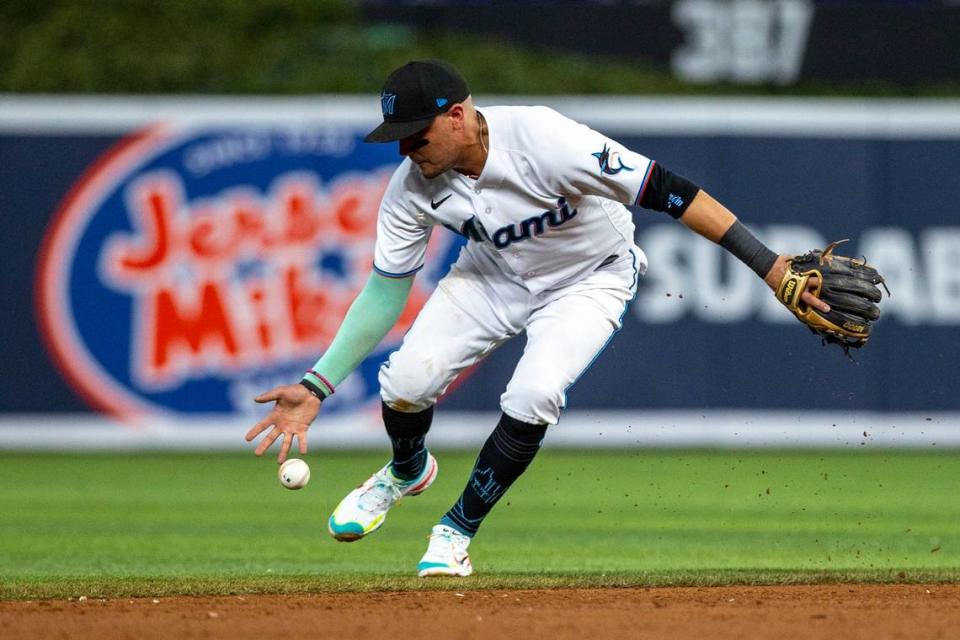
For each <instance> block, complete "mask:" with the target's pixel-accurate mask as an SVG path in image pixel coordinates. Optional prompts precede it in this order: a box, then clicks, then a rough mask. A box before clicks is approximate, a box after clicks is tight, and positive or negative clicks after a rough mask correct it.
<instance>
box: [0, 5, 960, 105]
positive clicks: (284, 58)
mask: <svg viewBox="0 0 960 640" xmlns="http://www.w3.org/2000/svg"><path fill="white" fill-rule="evenodd" d="M427 57H438V58H445V59H447V60H450V61H451V62H453V63H454V64H455V65H456V66H458V67H459V68H460V69H461V70H462V71H463V73H464V75H466V77H467V79H468V80H469V81H470V84H471V87H472V89H473V90H474V92H476V93H524V94H557V93H620V94H624V93H626V94H658V93H672V94H676V93H793V94H827V95H830V94H836V95H843V94H851V93H852V94H857V95H865V94H874V95H903V94H904V90H903V89H900V88H898V87H895V86H881V85H877V86H850V85H844V86H842V87H832V86H813V85H802V86H796V87H790V88H779V87H760V88H757V87H735V86H729V85H726V86H724V85H720V86H706V87H704V86H693V85H685V84H683V83H681V82H679V81H677V80H675V79H674V78H672V77H671V76H670V75H669V74H668V73H665V72H662V71H659V70H653V69H652V68H644V67H641V66H638V65H635V64H624V63H623V62H614V61H610V60H598V59H595V58H587V57H583V56H576V55H569V54H560V53H556V52H544V51H531V50H521V49H518V48H517V47H515V46H513V45H509V44H506V43H503V42H497V41H494V40H490V39H487V38H480V37H476V36H468V35H464V34H456V33H444V32H440V33H437V32H434V33H424V32H418V31H414V30H411V29H408V28H404V27H400V26H396V25H370V24H364V23H363V22H362V21H361V20H360V18H359V12H358V11H357V9H356V7H354V6H353V5H352V4H350V2H349V1H347V0H152V1H147V0H126V1H122V0H100V1H97V0H2V1H0V92H17V93H233V94H244V93H276V94H285V93H323V92H344V93H369V92H376V91H379V89H380V86H381V83H382V81H383V78H384V77H385V76H386V74H387V73H388V72H389V70H390V69H392V68H394V67H395V66H397V65H399V64H402V63H403V62H404V61H406V60H409V59H412V58H427ZM958 89H960V88H958V87H934V88H930V89H928V90H922V91H921V92H920V93H934V94H954V95H956V94H960V90H958Z"/></svg>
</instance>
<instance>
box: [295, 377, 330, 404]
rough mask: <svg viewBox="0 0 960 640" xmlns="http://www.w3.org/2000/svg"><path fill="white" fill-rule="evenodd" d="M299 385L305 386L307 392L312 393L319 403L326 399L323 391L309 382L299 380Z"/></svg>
mask: <svg viewBox="0 0 960 640" xmlns="http://www.w3.org/2000/svg"><path fill="white" fill-rule="evenodd" d="M300 384H302V385H303V386H305V387H306V388H307V391H309V392H310V393H312V394H313V395H314V396H316V397H317V399H318V400H319V401H320V402H323V401H324V400H326V399H327V394H325V393H324V392H323V389H321V388H320V387H318V386H317V385H315V384H313V383H312V382H310V381H309V380H301V381H300Z"/></svg>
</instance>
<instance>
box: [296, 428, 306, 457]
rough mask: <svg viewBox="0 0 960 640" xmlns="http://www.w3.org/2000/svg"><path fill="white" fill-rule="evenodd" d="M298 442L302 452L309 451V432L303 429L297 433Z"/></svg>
mask: <svg viewBox="0 0 960 640" xmlns="http://www.w3.org/2000/svg"><path fill="white" fill-rule="evenodd" d="M297 442H298V443H299V444H300V453H301V454H306V453H307V432H306V431H301V432H300V433H298V434H297Z"/></svg>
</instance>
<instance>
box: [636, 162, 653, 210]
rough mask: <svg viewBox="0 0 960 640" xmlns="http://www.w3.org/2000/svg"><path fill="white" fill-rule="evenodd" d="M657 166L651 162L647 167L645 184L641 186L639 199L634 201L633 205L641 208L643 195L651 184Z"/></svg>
mask: <svg viewBox="0 0 960 640" xmlns="http://www.w3.org/2000/svg"><path fill="white" fill-rule="evenodd" d="M655 164H657V163H656V162H655V161H654V160H651V161H650V164H648V165H647V173H646V174H645V175H644V176H643V182H642V183H641V184H640V191H638V192H637V197H636V198H635V199H634V201H633V204H634V205H636V206H640V201H641V200H642V199H643V193H644V192H645V191H646V190H647V185H648V184H650V176H652V175H653V166H654V165H655Z"/></svg>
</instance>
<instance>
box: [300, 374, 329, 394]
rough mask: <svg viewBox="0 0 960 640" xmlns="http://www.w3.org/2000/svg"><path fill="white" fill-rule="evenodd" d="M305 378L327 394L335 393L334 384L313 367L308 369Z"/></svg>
mask: <svg viewBox="0 0 960 640" xmlns="http://www.w3.org/2000/svg"><path fill="white" fill-rule="evenodd" d="M303 379H304V380H306V381H307V382H309V383H310V384H312V385H313V386H315V387H316V388H318V389H319V390H320V391H322V392H323V394H324V395H325V396H332V395H333V393H334V388H333V385H332V384H330V381H329V380H327V379H326V378H325V377H323V376H322V375H320V374H319V373H317V372H316V371H315V370H313V369H308V370H307V372H306V373H305V374H304V376H303Z"/></svg>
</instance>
